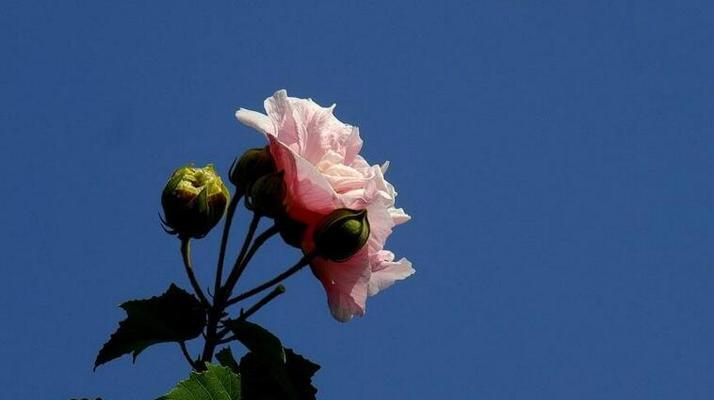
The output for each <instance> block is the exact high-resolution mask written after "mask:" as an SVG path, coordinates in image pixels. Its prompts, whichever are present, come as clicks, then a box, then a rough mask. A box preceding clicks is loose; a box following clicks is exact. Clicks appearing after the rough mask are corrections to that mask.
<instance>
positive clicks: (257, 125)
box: [236, 108, 275, 135]
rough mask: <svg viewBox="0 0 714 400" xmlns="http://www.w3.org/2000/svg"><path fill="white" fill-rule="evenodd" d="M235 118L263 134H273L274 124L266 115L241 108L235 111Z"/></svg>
mask: <svg viewBox="0 0 714 400" xmlns="http://www.w3.org/2000/svg"><path fill="white" fill-rule="evenodd" d="M236 118H237V119H238V121H240V123H242V124H243V125H247V126H249V127H251V128H253V129H255V130H257V131H258V132H261V133H262V134H264V135H274V134H275V126H274V125H273V122H272V121H271V120H270V118H268V117H267V116H266V115H263V114H261V113H259V112H256V111H251V110H246V109H245V108H241V109H239V110H238V111H236Z"/></svg>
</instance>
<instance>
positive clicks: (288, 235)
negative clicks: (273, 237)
mask: <svg viewBox="0 0 714 400" xmlns="http://www.w3.org/2000/svg"><path fill="white" fill-rule="evenodd" d="M275 225H276V226H277V227H278V232H280V237H282V238H283V240H284V241H285V243H287V244H289V245H290V246H293V247H297V248H298V249H299V248H301V247H302V238H303V236H304V235H305V229H306V228H307V225H305V224H303V223H301V222H299V221H296V220H294V219H292V218H290V217H288V216H287V215H281V216H279V217H277V218H276V219H275Z"/></svg>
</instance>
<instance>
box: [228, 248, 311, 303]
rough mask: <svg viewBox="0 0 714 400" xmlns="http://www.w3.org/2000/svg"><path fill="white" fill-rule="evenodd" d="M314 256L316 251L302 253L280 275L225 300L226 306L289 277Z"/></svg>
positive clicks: (308, 262)
mask: <svg viewBox="0 0 714 400" xmlns="http://www.w3.org/2000/svg"><path fill="white" fill-rule="evenodd" d="M316 256H317V253H316V252H312V253H308V254H306V255H304V256H303V257H302V258H301V259H300V261H298V262H297V263H296V264H295V265H293V266H292V267H290V268H288V269H287V270H285V271H284V272H283V273H281V274H280V275H278V276H276V277H275V278H273V279H271V280H269V281H267V282H265V283H263V284H261V285H258V286H256V287H254V288H253V289H251V290H248V291H246V292H243V293H241V294H239V295H238V296H236V297H234V298H232V299H230V300H228V301H227V302H226V306H230V305H232V304H235V303H237V302H239V301H241V300H243V299H247V298H248V297H251V296H254V295H256V294H258V293H260V292H262V291H263V290H265V289H268V288H270V287H272V286H275V285H277V284H278V283H280V282H282V281H283V280H285V279H287V278H288V277H290V276H291V275H293V274H294V273H296V272H298V271H300V270H301V269H303V268H304V267H305V266H307V265H308V264H310V261H312V260H313V259H314V258H315V257H316Z"/></svg>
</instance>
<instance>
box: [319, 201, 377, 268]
mask: <svg viewBox="0 0 714 400" xmlns="http://www.w3.org/2000/svg"><path fill="white" fill-rule="evenodd" d="M368 238H369V221H368V220H367V210H350V209H348V208H340V209H338V210H335V211H333V212H332V213H330V215H328V216H327V217H325V219H324V220H323V221H322V223H320V225H319V226H318V227H317V229H316V230H315V236H314V239H315V247H316V249H317V251H318V253H319V254H320V255H321V256H323V257H325V258H327V259H330V260H332V261H338V262H339V261H345V260H347V259H349V258H350V257H352V256H353V255H355V253H357V252H358V251H359V250H360V249H361V248H362V246H364V244H365V243H367V239H368Z"/></svg>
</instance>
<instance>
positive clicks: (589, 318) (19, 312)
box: [0, 1, 714, 400]
mask: <svg viewBox="0 0 714 400" xmlns="http://www.w3.org/2000/svg"><path fill="white" fill-rule="evenodd" d="M383 3H385V4H383ZM713 16H714V6H713V5H712V4H711V3H710V2H705V1H684V2H664V1H648V2H644V1H641V2H622V1H598V2H581V1H567V2H565V1H564V2H515V1H491V2H466V1H464V2H451V1H445V2H406V1H404V2H402V1H390V2H376V1H361V2H311V1H308V2H301V3H299V4H298V3H294V4H287V2H286V3H281V2H272V1H263V2H257V1H251V2H247V1H217V2H210V3H203V4H199V2H190V1H172V2H159V1H154V2H135V1H129V2H116V1H114V2H105V1H94V2H80V1H65V2H49V1H48V2H29V1H5V2H4V3H3V6H2V12H0V54H2V59H3V61H2V62H0V133H1V134H2V146H0V156H1V157H2V160H3V161H4V169H5V173H4V174H3V185H2V187H3V195H2V197H1V198H2V200H1V201H0V205H1V207H0V226H1V227H2V233H1V234H0V238H1V240H0V250H1V251H2V262H1V264H0V265H1V266H2V287H3V290H2V291H0V305H2V312H1V314H0V315H1V316H2V320H3V329H0V349H1V350H0V354H1V355H2V358H3V363H1V364H0V385H1V386H2V388H3V389H2V392H3V396H5V397H7V398H33V399H43V398H48V399H49V398H54V399H65V398H70V397H85V396H86V397H91V396H103V398H105V399H108V400H111V399H130V398H134V399H148V398H154V397H156V396H157V395H159V394H162V393H164V392H165V391H166V390H167V389H169V388H170V387H171V386H172V385H173V384H174V383H175V382H176V381H177V380H179V379H182V378H183V377H184V376H186V374H187V368H186V365H185V363H184V361H183V359H182V358H181V356H180V354H179V352H178V348H177V346H175V345H170V344H166V345H160V346H156V347H154V348H151V349H149V350H147V351H146V352H144V353H143V354H142V355H141V356H140V357H139V359H138V361H137V363H136V364H135V365H133V366H132V365H131V362H130V359H129V358H122V359H120V360H117V361H115V362H113V363H110V364H108V365H105V366H103V367H100V368H99V369H98V370H97V372H92V370H91V367H92V362H93V359H94V356H95V355H96V352H97V350H98V349H99V347H100V346H101V345H102V343H103V342H104V341H105V340H106V339H107V337H108V335H109V333H111V332H112V331H113V330H114V329H115V328H116V323H117V322H118V321H119V320H120V319H122V318H123V313H122V311H121V310H120V309H119V308H118V307H117V304H119V303H121V302H122V301H125V300H128V299H131V298H142V297H148V296H151V295H154V294H157V293H159V292H161V291H163V290H164V289H166V288H167V287H168V285H169V283H170V282H176V283H178V284H179V285H181V286H184V287H188V283H187V281H186V278H185V277H184V275H183V271H182V269H181V266H180V264H179V262H180V258H179V254H178V243H177V242H176V240H175V239H174V238H172V237H169V236H167V235H165V234H164V233H163V231H162V230H161V229H160V227H159V223H158V217H157V212H158V210H159V207H160V205H159V194H160V190H161V188H162V186H163V184H164V182H165V180H166V178H167V176H168V175H169V173H170V172H171V170H172V169H174V168H175V167H176V166H178V165H181V164H183V163H186V162H195V163H198V164H204V163H208V162H214V163H215V164H216V166H217V168H218V169H219V170H220V171H226V170H227V168H228V166H229V165H230V162H231V161H232V159H233V157H235V156H236V155H237V154H240V153H242V152H243V151H244V150H245V149H247V148H248V147H254V146H258V145H261V144H262V138H261V137H260V136H259V135H258V134H255V133H253V132H251V131H250V130H249V129H247V128H245V127H242V126H240V125H239V124H238V123H237V122H236V121H235V120H234V118H233V113H234V111H235V110H236V109H237V108H238V107H247V108H252V109H260V107H261V105H262V100H263V99H264V98H265V97H267V96H269V95H271V94H272V93H273V92H274V91H275V90H277V89H280V88H285V89H287V90H288V92H289V93H290V94H291V95H294V96H298V97H312V98H313V99H315V100H316V101H317V102H318V103H321V104H324V105H328V104H331V103H337V104H338V106H337V109H336V113H337V115H338V117H339V118H341V119H342V120H343V121H348V122H350V123H352V124H355V125H358V126H359V127H360V129H361V133H362V137H363V138H364V140H365V148H364V153H365V155H366V157H367V158H368V159H369V160H370V161H372V162H375V163H376V162H382V161H384V160H390V161H391V162H392V167H391V169H390V171H389V174H388V179H390V181H391V182H393V183H394V184H395V185H396V186H397V189H398V191H399V193H400V195H399V198H398V204H399V206H402V207H404V208H405V209H406V210H407V211H408V212H409V213H410V214H411V215H413V217H414V219H413V221H412V222H410V223H409V224H407V225H405V226H403V227H400V228H399V229H398V230H397V231H396V232H395V233H394V234H393V235H392V237H391V238H390V242H389V246H388V247H389V248H390V249H392V250H394V251H395V253H397V256H398V257H401V256H406V257H408V258H409V259H411V260H412V261H413V263H414V266H415V268H416V269H417V273H416V275H414V276H413V277H412V278H410V279H409V280H407V281H404V282H401V283H399V284H397V285H395V286H394V287H392V288H391V289H389V290H387V291H386V292H384V293H382V294H380V295H378V296H377V297H374V298H372V299H370V302H369V304H368V313H367V316H366V317H365V318H362V319H359V320H355V321H353V322H350V323H348V324H340V323H337V322H336V321H334V320H333V319H332V318H331V317H330V315H329V312H328V309H327V306H326V304H325V298H324V293H323V291H322V288H321V287H320V285H319V283H318V282H317V280H315V279H314V277H312V276H311V274H309V273H307V272H304V273H302V274H300V275H298V276H296V277H294V278H292V279H291V280H290V281H288V283H287V288H288V293H287V294H286V295H284V296H283V297H282V298H280V299H279V300H278V301H276V302H275V303H274V304H271V305H270V306H269V307H268V308H266V309H265V310H263V311H262V312H261V313H260V314H259V315H258V316H257V317H256V321H258V322H260V323H262V324H263V325H265V326H266V327H268V328H269V329H271V330H273V331H274V332H276V333H277V334H279V335H280V336H281V338H282V339H283V341H284V342H285V343H286V345H288V346H290V347H293V348H295V349H296V350H297V351H298V352H301V353H303V354H305V355H306V356H308V357H309V358H311V359H313V360H314V361H316V362H318V363H319V364H321V365H322V366H323V369H322V370H321V371H320V372H319V373H318V374H317V376H316V385H317V386H318V387H319V390H320V392H319V395H320V398H322V399H341V400H351V399H366V398H373V399H414V398H424V399H427V398H443V399H481V400H484V399H497V400H502V399H531V398H533V399H574V398H576V399H608V400H611V399H628V400H629V399H673V398H686V399H711V398H713V397H714V340H713V338H714V318H713V317H712V305H713V304H714V265H713V264H712V259H714V246H712V242H713V241H714V211H713V208H712V204H714V187H713V186H712V184H711V179H712V171H713V170H714V157H713V152H714V135H713V128H714V75H713V74H712V71H714V51H713V49H712V43H713V42H714V17H713ZM247 223H248V216H247V214H246V213H241V214H240V216H239V220H238V221H237V222H236V226H237V227H239V228H240V230H239V232H240V231H241V230H243V229H245V226H246V225H247ZM216 236H217V235H216V234H215V233H214V234H212V235H211V236H209V237H208V238H207V239H205V240H204V241H202V242H201V243H196V244H195V246H194V252H195V257H196V260H195V262H196V264H197V269H198V270H199V276H200V277H201V278H202V279H203V280H204V281H205V282H210V279H211V278H210V270H211V269H212V268H213V265H214V258H213V257H214V255H215V252H216V248H217V237H216ZM234 245H235V243H234ZM297 256H298V254H296V252H294V251H293V250H290V249H288V248H287V247H286V246H284V245H281V244H279V243H278V242H277V241H276V242H275V243H273V244H271V245H270V246H268V248H267V249H266V251H265V252H263V253H262V254H261V255H260V256H258V257H257V259H256V262H255V263H254V264H253V265H252V266H251V269H250V270H249V271H248V272H247V273H246V282H245V283H244V285H245V286H244V287H248V286H250V283H253V282H258V281H259V280H262V279H263V278H265V277H267V276H270V275H272V274H274V273H275V272H277V271H279V270H281V269H283V268H284V267H286V266H287V265H289V264H291V263H292V261H294V260H295V259H296V257H297ZM237 350H238V348H236V351H237Z"/></svg>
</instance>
